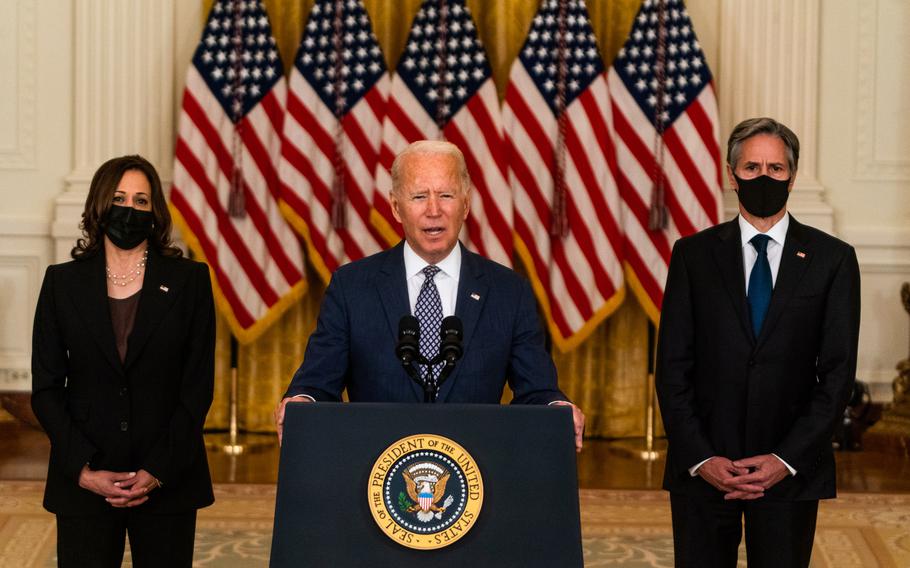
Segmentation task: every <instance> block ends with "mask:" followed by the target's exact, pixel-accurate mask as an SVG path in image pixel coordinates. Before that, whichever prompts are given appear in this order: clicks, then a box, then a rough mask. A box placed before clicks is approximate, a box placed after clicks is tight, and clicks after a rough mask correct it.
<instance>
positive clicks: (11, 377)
mask: <svg viewBox="0 0 910 568" xmlns="http://www.w3.org/2000/svg"><path fill="white" fill-rule="evenodd" d="M31 390H32V371H31V369H30V368H28V367H24V368H15V369H12V368H2V367H0V391H2V392H29V391H31Z"/></svg>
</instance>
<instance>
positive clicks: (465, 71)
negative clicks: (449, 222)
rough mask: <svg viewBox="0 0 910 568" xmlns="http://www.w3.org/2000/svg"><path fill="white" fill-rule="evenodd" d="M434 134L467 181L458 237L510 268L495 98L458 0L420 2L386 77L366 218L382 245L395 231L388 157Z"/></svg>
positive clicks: (508, 204)
mask: <svg viewBox="0 0 910 568" xmlns="http://www.w3.org/2000/svg"><path fill="white" fill-rule="evenodd" d="M440 138H444V139H446V140H448V141H449V142H452V143H453V144H455V145H456V146H458V147H459V148H460V149H461V151H462V152H463V153H464V156H465V160H466V162H467V165H468V172H469V173H470V175H471V181H472V182H473V184H474V191H473V192H472V196H471V214H470V216H469V217H468V221H467V223H465V228H464V230H463V231H462V240H463V241H464V243H465V245H467V246H468V247H469V248H471V249H472V250H474V251H476V252H478V253H480V254H482V255H483V256H486V257H487V258H491V259H493V260H495V261H497V262H500V263H502V264H505V265H506V266H511V264H512V196H511V192H510V191H509V185H508V181H507V171H506V159H505V152H504V148H503V138H502V118H501V115H500V109H499V98H498V96H497V94H496V86H495V85H494V84H493V78H492V73H491V70H490V64H489V62H488V61H487V56H486V53H485V52H484V48H483V45H482V44H481V42H480V39H479V38H478V36H477V30H476V29H475V27H474V21H473V19H472V17H471V12H470V11H469V10H468V9H467V7H466V6H465V4H464V0H424V2H423V4H422V5H421V7H420V11H419V12H418V13H417V15H416V16H415V17H414V21H413V23H412V25H411V30H410V33H409V35H408V40H407V44H406V46H405V50H404V53H403V54H402V56H401V59H399V61H398V66H397V68H396V74H395V77H394V78H393V79H392V88H391V93H390V95H389V105H388V114H387V116H386V119H385V123H384V124H383V132H382V147H381V149H380V154H379V165H378V167H377V170H376V191H375V192H374V194H373V204H374V208H375V213H376V214H375V215H374V223H375V224H376V226H377V228H379V229H380V231H381V233H382V234H383V236H385V238H386V240H387V241H388V242H389V243H390V244H391V243H394V242H397V241H398V240H399V239H400V238H401V235H402V233H401V228H400V227H399V226H398V225H397V223H396V222H395V221H394V218H393V217H392V211H391V207H390V205H389V201H388V192H389V190H390V189H391V187H392V178H391V174H390V170H391V167H392V161H393V160H394V158H395V154H397V153H398V152H400V151H401V150H403V149H404V148H405V146H407V145H408V144H409V143H411V142H414V141H417V140H423V139H430V140H434V139H440Z"/></svg>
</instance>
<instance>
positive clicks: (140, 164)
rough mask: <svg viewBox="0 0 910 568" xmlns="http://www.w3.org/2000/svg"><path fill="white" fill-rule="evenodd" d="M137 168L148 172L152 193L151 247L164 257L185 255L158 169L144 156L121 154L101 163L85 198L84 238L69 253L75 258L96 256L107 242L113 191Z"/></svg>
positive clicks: (82, 225)
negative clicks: (176, 239)
mask: <svg viewBox="0 0 910 568" xmlns="http://www.w3.org/2000/svg"><path fill="white" fill-rule="evenodd" d="M131 170H135V171H138V172H141V173H142V174H143V175H145V178H146V179H147V180H148V182H149V186H150V187H151V191H152V195H151V202H152V216H153V217H154V219H155V222H154V223H155V224H154V225H153V227H152V234H151V235H150V236H149V239H148V243H149V247H151V248H152V249H154V250H155V251H156V252H158V253H159V254H162V255H164V256H182V255H183V252H182V251H181V250H180V249H179V248H177V247H175V246H174V245H173V243H172V242H171V213H170V211H168V208H167V203H165V201H164V191H163V190H162V189H161V179H160V178H159V177H158V172H156V171H155V167H154V166H153V165H152V164H150V163H149V161H148V160H146V159H145V158H143V157H142V156H138V155H133V156H121V157H119V158H111V159H110V160H108V161H106V162H104V163H103V164H101V167H100V168H98V171H96V172H95V175H94V176H93V177H92V184H91V185H90V186H89V190H88V197H87V198H86V199H85V209H84V210H83V211H82V222H81V223H80V224H79V228H80V229H82V238H81V239H79V240H78V241H76V246H75V247H73V250H72V251H70V256H72V257H73V258H75V259H80V258H88V257H90V256H93V255H95V254H96V253H97V252H98V251H99V250H101V247H102V245H103V243H104V227H103V226H102V222H103V221H104V218H105V217H106V216H107V212H108V211H109V210H110V208H111V205H113V200H114V192H115V191H116V190H117V186H118V185H119V184H120V179H121V178H122V177H123V174H125V173H126V172H128V171H131Z"/></svg>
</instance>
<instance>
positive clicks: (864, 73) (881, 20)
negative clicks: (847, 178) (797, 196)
mask: <svg viewBox="0 0 910 568" xmlns="http://www.w3.org/2000/svg"><path fill="white" fill-rule="evenodd" d="M889 10H897V11H898V12H899V13H900V14H901V16H902V17H898V18H895V17H894V14H891V13H890V12H889ZM858 11H859V23H858V25H857V34H858V41H857V56H856V57H857V62H856V66H857V69H856V75H855V76H856V101H855V102H856V166H855V169H856V178H857V179H871V180H897V181H905V180H910V157H908V156H904V157H902V158H896V157H894V156H892V157H890V158H889V157H886V156H882V155H881V154H880V153H879V148H880V147H881V146H883V145H885V146H888V144H887V143H884V144H883V143H882V142H883V141H882V140H881V139H880V135H881V132H880V131H879V128H878V126H879V125H880V124H881V121H882V120H885V121H888V122H889V123H890V122H891V121H892V120H893V118H892V117H899V118H898V119H899V120H902V121H903V126H904V128H901V127H900V126H897V127H894V128H888V129H887V130H888V131H889V132H898V133H901V134H904V135H906V129H907V127H910V117H908V116H907V113H908V112H910V103H908V102H907V100H906V97H900V98H898V99H897V100H892V101H890V102H891V103H893V104H896V105H901V106H898V107H897V108H885V107H884V104H882V103H884V102H885V101H882V99H881V95H883V94H885V93H886V92H887V91H888V85H884V84H883V81H884V80H886V79H891V80H893V77H894V74H893V72H892V70H893V69H906V68H907V66H908V65H910V52H908V50H910V32H908V31H907V27H906V22H907V21H908V20H910V4H908V3H907V2H905V1H903V0H866V1H864V2H859V3H858ZM892 20H894V21H897V22H903V23H896V24H893V27H892V25H891V21H892ZM882 24H886V25H882ZM901 35H903V37H901ZM886 36H887V37H886ZM881 46H887V49H886V50H885V53H881V52H880V50H879V48H880V47H881ZM886 55H887V57H886ZM879 70H881V71H883V72H882V73H879V72H878V71H879ZM895 96H896V97H899V95H895ZM889 126H894V125H893V123H891V124H889ZM892 150H894V148H892Z"/></svg>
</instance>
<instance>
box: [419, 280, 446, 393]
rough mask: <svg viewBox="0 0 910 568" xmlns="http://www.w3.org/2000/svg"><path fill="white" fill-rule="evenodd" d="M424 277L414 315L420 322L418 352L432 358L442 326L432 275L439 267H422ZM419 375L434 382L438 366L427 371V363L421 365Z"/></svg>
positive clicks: (440, 303)
mask: <svg viewBox="0 0 910 568" xmlns="http://www.w3.org/2000/svg"><path fill="white" fill-rule="evenodd" d="M423 273H424V275H425V276H426V279H425V280H424V281H423V285H422V286H421V287H420V293H419V294H417V303H416V304H415V306H414V315H415V316H416V317H417V321H419V322H420V354H421V355H423V356H424V357H426V358H427V360H430V359H432V358H433V357H435V356H436V355H437V354H438V353H439V342H440V339H439V330H440V328H442V300H440V299H439V290H437V289H436V283H435V282H434V281H433V277H434V276H436V274H438V273H439V267H437V266H433V265H432V264H430V265H429V266H426V267H425V268H424V269H423ZM420 377H421V378H422V379H423V380H424V381H428V382H429V383H430V384H434V385H435V383H436V379H437V378H438V377H439V366H438V365H437V366H436V367H434V368H433V372H432V373H430V372H429V366H428V365H421V367H420Z"/></svg>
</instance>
